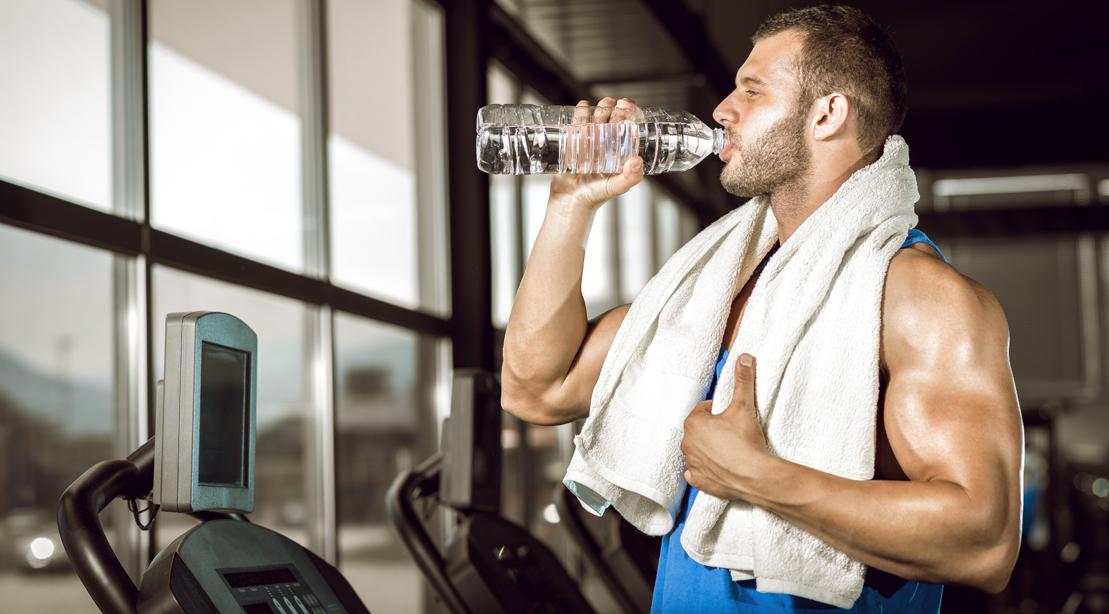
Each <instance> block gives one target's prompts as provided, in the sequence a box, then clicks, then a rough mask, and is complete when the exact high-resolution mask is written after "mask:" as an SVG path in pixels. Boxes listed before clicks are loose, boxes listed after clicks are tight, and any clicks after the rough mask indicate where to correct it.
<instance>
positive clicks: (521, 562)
mask: <svg viewBox="0 0 1109 614" xmlns="http://www.w3.org/2000/svg"><path fill="white" fill-rule="evenodd" d="M500 483H501V403H500V386H499V384H498V383H497V381H496V378H495V377H494V376H493V374H492V373H489V372H488V371H483V370H478V369H459V370H456V371H455V372H454V383H453V385H452V394H451V415H450V418H449V419H448V420H447V422H446V424H445V425H444V428H443V446H442V451H440V452H439V453H437V454H435V455H434V456H432V457H431V458H429V459H427V460H426V461H424V462H423V463H422V464H421V465H419V466H418V467H416V468H415V469H413V470H412V471H406V472H403V473H401V474H400V475H398V476H397V478H396V480H395V481H394V482H393V485H392V487H391V488H390V489H389V494H388V499H387V501H386V507H387V509H388V512H389V519H390V521H391V522H392V524H393V526H394V527H395V528H396V530H397V533H398V534H399V535H400V538H401V542H402V543H403V544H404V546H405V548H407V549H408V551H409V553H410V554H411V555H412V558H413V559H414V560H415V562H416V565H417V567H419V569H420V571H421V572H422V573H423V575H424V576H425V578H426V579H427V581H428V583H429V584H430V586H431V588H432V590H433V591H434V593H435V595H436V596H437V597H438V599H439V601H440V603H441V604H442V605H443V607H444V608H445V609H446V610H447V611H448V612H450V613H451V614H502V613H503V614H517V613H520V614H529V613H534V614H540V613H542V614H593V609H592V608H591V607H590V605H589V603H588V602H587V601H586V599H585V597H584V596H583V595H582V593H581V590H580V589H579V588H578V585H577V584H576V583H575V582H574V581H573V580H572V579H571V578H570V575H569V574H568V573H567V572H566V569H565V568H564V567H563V566H562V564H561V563H559V561H558V559H557V558H556V557H555V555H554V554H553V553H552V552H551V551H550V549H549V548H547V546H546V545H544V544H543V543H542V542H540V541H539V540H538V539H536V538H535V537H534V536H533V535H531V534H530V533H528V531H527V530H526V529H524V528H522V527H520V526H518V525H516V524H515V523H513V522H511V521H509V520H507V519H505V518H503V517H502V516H500V515H499V514H498V513H497V510H498V508H499V506H500ZM436 511H442V512H444V513H445V514H446V517H447V518H448V519H449V522H450V524H452V525H453V526H452V530H451V532H450V535H449V536H448V538H447V540H446V543H445V545H444V547H443V548H442V549H440V548H439V546H438V545H437V544H436V542H435V540H433V539H432V537H431V533H432V531H431V529H430V526H431V523H432V522H433V521H432V520H431V519H432V518H433V514H434V513H435V512H436ZM455 521H457V524H455Z"/></svg>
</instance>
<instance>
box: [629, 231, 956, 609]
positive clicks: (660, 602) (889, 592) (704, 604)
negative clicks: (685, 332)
mask: <svg viewBox="0 0 1109 614" xmlns="http://www.w3.org/2000/svg"><path fill="white" fill-rule="evenodd" d="M915 243H925V244H927V245H930V246H931V247H932V248H933V249H935V250H936V252H938V253H940V256H943V253H942V252H940V249H939V248H938V247H936V244H935V243H932V241H931V240H929V239H928V237H927V236H926V235H925V234H924V233H923V232H920V231H919V230H916V229H915V228H914V229H912V230H910V231H909V236H908V238H907V239H906V240H905V243H904V244H902V245H901V248H902V249H904V248H906V247H909V246H910V245H913V244H915ZM944 259H945V260H946V257H945V258H944ZM767 260H769V257H767V259H765V260H763V262H762V264H760V265H759V268H758V269H756V270H755V273H758V272H760V271H761V270H762V268H763V267H764V266H766V262H767ZM727 359H728V350H727V348H720V357H719V359H718V360H717V361H716V374H715V375H714V376H713V379H712V383H711V384H710V385H709V389H708V393H707V394H706V395H705V398H706V399H711V398H712V394H713V391H714V389H715V388H716V381H717V380H718V379H719V378H720V370H721V369H722V368H723V367H724V361H726V360H727ZM697 493H698V491H697V489H696V488H693V487H689V488H687V489H686V493H685V496H684V498H683V499H682V506H681V509H680V511H679V512H678V518H677V522H675V524H674V529H673V530H672V531H671V532H670V533H669V534H668V535H666V536H665V537H664V538H663V539H662V552H661V553H660V554H659V562H658V576H657V578H656V580H655V592H654V596H653V597H652V601H651V614H686V613H690V614H692V613H695V612H712V613H716V612H738V613H755V612H759V613H761V612H787V613H793V614H807V613H810V612H828V611H840V612H855V613H857V614H925V613H927V614H937V613H938V612H939V611H940V598H941V597H942V595H943V587H942V586H939V585H936V584H922V583H919V582H909V581H907V580H903V579H901V578H898V577H896V576H893V575H890V574H888V573H885V572H882V571H879V570H877V569H873V568H871V569H870V570H868V572H867V576H866V582H865V583H864V584H863V592H862V595H860V596H859V599H858V600H857V601H855V605H854V606H853V607H852V608H851V609H850V610H844V609H841V608H837V607H835V606H831V605H828V604H825V603H820V602H818V601H813V600H811V599H805V598H803V597H794V596H793V595H783V594H778V593H760V592H759V591H758V590H757V589H756V588H755V580H746V581H743V582H736V581H733V580H732V577H731V574H730V573H729V571H728V570H727V569H720V568H716V567H706V566H704V565H702V564H700V563H698V562H697V561H694V560H693V559H692V558H690V557H689V555H688V554H686V552H685V549H683V548H682V544H681V538H682V529H684V528H685V520H686V518H687V517H688V516H689V510H690V509H691V508H692V507H693V501H694V500H695V499H696V498H697Z"/></svg>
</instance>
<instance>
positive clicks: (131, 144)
mask: <svg viewBox="0 0 1109 614" xmlns="http://www.w3.org/2000/svg"><path fill="white" fill-rule="evenodd" d="M108 10H109V19H110V21H109V32H110V42H109V47H110V54H109V57H110V71H109V72H110V75H111V88H110V92H111V95H110V96H111V99H110V105H109V107H110V109H111V111H110V112H111V140H112V210H113V212H114V213H115V214H116V215H119V216H121V217H124V218H129V219H133V220H138V221H139V222H140V223H144V221H145V220H147V219H149V215H148V207H147V194H148V191H147V166H146V165H147V144H146V79H145V66H146V58H145V48H146V33H145V23H144V22H145V19H144V15H145V4H144V3H143V1H142V0H111V2H110V5H109V7H108ZM144 245H145V244H144ZM148 273H149V271H148V260H147V258H145V257H144V256H143V255H141V254H140V255H138V256H127V255H122V254H116V255H114V256H113V265H112V330H113V337H114V338H113V367H112V374H113V382H112V383H113V397H114V399H113V401H114V402H113V406H114V416H113V421H114V423H115V427H114V429H113V431H114V433H115V442H114V445H113V448H114V452H115V454H116V455H117V456H118V457H121V458H122V457H124V456H126V455H128V454H130V453H131V451H132V450H134V449H136V448H137V447H138V446H139V445H140V444H141V443H142V442H144V441H146V439H147V438H148V437H149V436H150V422H149V408H148V402H147V392H148V378H149V364H150V360H149V330H150V326H149V317H150V315H149V313H148V312H149V291H148V281H149V274H148ZM114 508H115V509H114V511H113V522H115V523H116V524H115V526H116V527H118V530H117V540H118V542H117V544H116V547H115V549H116V552H117V554H118V556H119V559H120V561H121V563H122V564H123V566H124V569H126V570H127V572H128V574H129V575H130V576H131V578H132V579H133V580H134V581H135V582H136V583H137V582H138V581H139V579H140V578H141V576H142V573H143V571H145V570H146V567H147V563H149V554H150V549H151V540H150V534H149V533H147V532H144V531H140V530H139V529H138V527H137V526H136V525H135V523H134V522H133V521H132V519H131V518H130V515H129V514H128V512H127V510H126V508H125V507H124V506H123V505H122V504H117V505H115V506H114Z"/></svg>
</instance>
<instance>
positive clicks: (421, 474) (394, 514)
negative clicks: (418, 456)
mask: <svg viewBox="0 0 1109 614" xmlns="http://www.w3.org/2000/svg"><path fill="white" fill-rule="evenodd" d="M442 464H443V454H442V452H438V453H436V454H434V455H433V456H431V457H430V458H428V459H427V460H426V461H424V462H423V463H420V465H419V466H418V467H416V468H415V469H413V470H412V471H404V472H402V473H401V474H400V475H398V476H397V477H396V479H395V480H393V485H392V486H390V487H389V494H388V496H387V497H386V499H385V507H386V509H387V510H388V512H389V517H390V520H392V523H393V526H394V527H396V528H397V534H398V535H399V536H400V539H401V541H402V542H403V543H404V546H405V548H406V549H407V550H408V552H409V553H410V554H411V555H412V559H413V560H414V561H415V562H416V566H417V567H419V568H420V571H421V572H423V575H424V578H426V579H427V582H428V584H430V585H431V588H432V590H433V591H435V593H436V595H437V596H438V597H439V599H440V600H441V601H442V602H443V605H444V606H445V607H446V609H447V610H449V611H450V613H451V614H470V611H469V610H468V609H467V608H466V606H465V605H464V604H463V603H462V599H461V598H460V597H459V596H458V593H456V592H455V590H454V587H453V586H452V585H451V582H450V579H449V578H448V577H447V572H446V569H445V563H444V561H443V557H442V555H441V554H440V553H439V549H438V547H437V546H436V545H435V541H434V540H432V539H431V535H429V534H428V532H427V528H426V527H425V526H424V523H423V520H421V519H420V514H419V513H418V512H417V511H416V508H415V506H414V504H413V502H414V501H416V500H417V499H421V498H424V497H428V496H431V495H434V494H436V493H438V492H439V476H440V475H441V470H442Z"/></svg>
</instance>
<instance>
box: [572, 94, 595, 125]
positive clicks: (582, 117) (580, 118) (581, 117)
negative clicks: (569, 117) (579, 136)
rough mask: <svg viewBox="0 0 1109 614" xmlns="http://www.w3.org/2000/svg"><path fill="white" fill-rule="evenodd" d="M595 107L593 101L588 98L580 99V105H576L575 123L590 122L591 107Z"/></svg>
mask: <svg viewBox="0 0 1109 614" xmlns="http://www.w3.org/2000/svg"><path fill="white" fill-rule="evenodd" d="M592 108H593V103H591V102H589V101H588V100H579V101H578V105H577V106H576V107H574V124H575V125H576V124H588V123H589V120H590V119H591V115H590V109H592Z"/></svg>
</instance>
